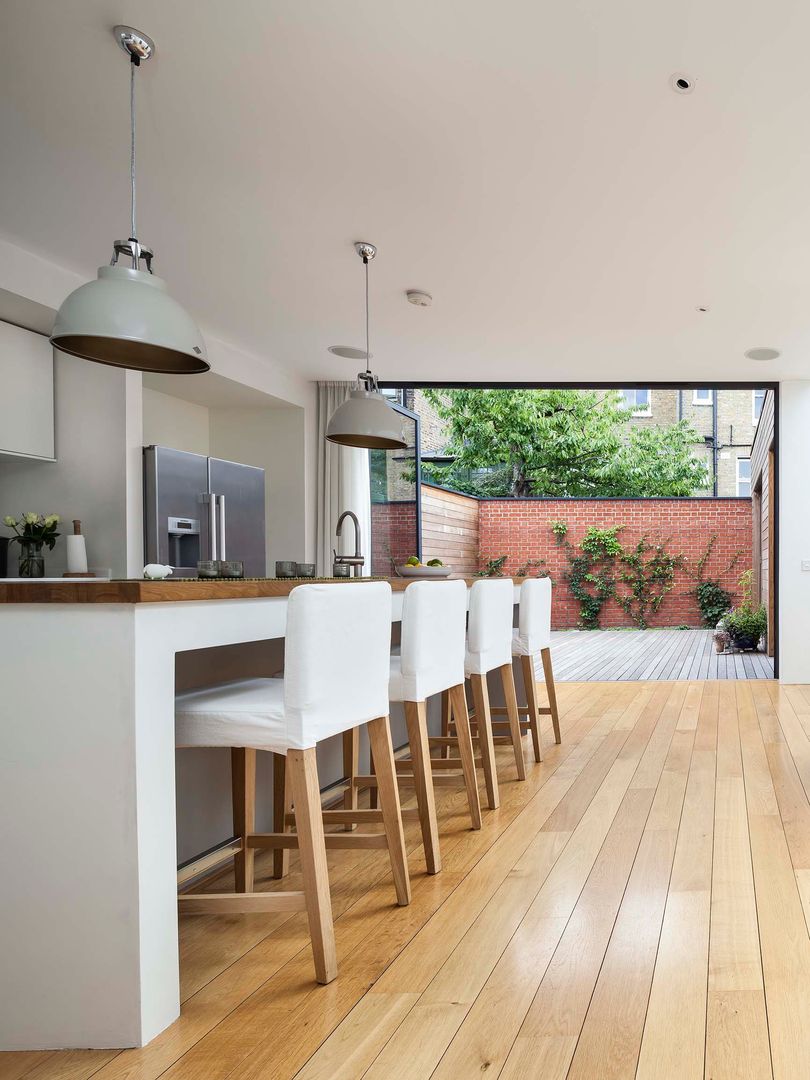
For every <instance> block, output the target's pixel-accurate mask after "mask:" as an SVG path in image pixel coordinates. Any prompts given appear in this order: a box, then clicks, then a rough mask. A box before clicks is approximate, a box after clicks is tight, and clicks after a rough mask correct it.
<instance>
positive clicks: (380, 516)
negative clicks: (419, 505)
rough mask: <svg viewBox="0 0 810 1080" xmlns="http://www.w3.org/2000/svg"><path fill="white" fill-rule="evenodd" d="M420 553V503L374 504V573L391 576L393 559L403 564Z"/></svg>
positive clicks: (372, 535) (372, 549)
mask: <svg viewBox="0 0 810 1080" xmlns="http://www.w3.org/2000/svg"><path fill="white" fill-rule="evenodd" d="M415 554H416V503H415V502H389V503H372V504H371V573H372V574H375V575H379V576H380V577H389V576H390V575H391V574H392V573H393V571H392V568H391V560H392V559H393V560H394V562H395V563H396V565H397V566H401V565H402V563H404V562H405V560H406V559H408V558H410V556H411V555H415Z"/></svg>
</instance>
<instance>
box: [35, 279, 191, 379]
mask: <svg viewBox="0 0 810 1080" xmlns="http://www.w3.org/2000/svg"><path fill="white" fill-rule="evenodd" d="M51 343H52V344H53V345H55V346H56V347H57V348H58V349H61V350H62V352H66V353H70V354H71V355H72V356H80V357H82V358H83V359H84V360H94V361H96V363H99V364H110V365H112V366H113V367H121V368H131V369H134V370H137V371H153V372H159V373H161V374H168V375H183V374H197V373H199V372H203V371H208V369H209V368H210V364H209V363H208V361H207V360H206V353H205V343H204V342H203V339H202V337H201V335H200V332H199V330H198V329H197V327H196V325H195V324H194V322H193V320H192V319H191V318H190V316H189V315H188V314H187V312H186V311H185V310H184V309H183V308H182V307H181V306H180V304H178V303H177V301H175V300H172V298H171V297H170V296H169V294H168V292H167V289H166V282H165V281H163V279H162V278H159V277H155V276H154V275H153V274H150V273H147V272H146V271H145V270H136V269H134V268H130V267H126V266H117V265H116V266H101V267H99V271H98V278H97V279H96V281H90V282H88V283H87V284H86V285H82V286H80V287H79V288H78V289H76V290H75V291H74V292H72V293H71V294H70V295H69V296H68V297H67V299H66V300H65V301H64V302H63V304H62V306H61V307H60V308H59V311H58V313H57V316H56V322H55V323H54V328H53V333H52V334H51Z"/></svg>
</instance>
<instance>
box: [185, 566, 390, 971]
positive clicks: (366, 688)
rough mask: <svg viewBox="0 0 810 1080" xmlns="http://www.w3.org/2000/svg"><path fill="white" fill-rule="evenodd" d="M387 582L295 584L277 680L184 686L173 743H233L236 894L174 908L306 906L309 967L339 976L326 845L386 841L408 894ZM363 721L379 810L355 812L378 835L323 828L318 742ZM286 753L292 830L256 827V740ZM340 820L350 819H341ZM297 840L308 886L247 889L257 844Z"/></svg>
mask: <svg viewBox="0 0 810 1080" xmlns="http://www.w3.org/2000/svg"><path fill="white" fill-rule="evenodd" d="M390 642H391V587H390V585H388V584H387V583H386V582H369V583H363V584H345V585H344V584H340V585H324V584H317V585H316V584H313V585H301V586H299V587H298V588H296V589H293V590H292V592H291V593H290V597H289V601H288V607H287V628H286V636H285V670H284V678H283V679H244V680H239V681H238V682H233V683H228V684H226V685H224V686H215V687H209V688H207V689H203V690H195V691H192V692H190V693H185V694H180V695H178V697H177V701H176V742H177V745H178V746H229V747H231V748H232V765H233V785H234V811H235V812H234V831H235V832H236V833H237V835H238V836H239V837H240V838H241V849H240V851H239V853H238V855H237V858H236V866H235V872H236V889H237V891H236V893H199V894H197V895H190V894H183V895H181V896H180V897H179V904H180V910H181V911H186V912H191V913H200V914H216V913H224V912H227V913H229V914H232V913H234V912H248V911H279V910H281V911H297V910H306V912H307V915H308V918H309V928H310V936H311V938H312V952H313V956H314V960H315V975H316V978H317V980H318V982H320V983H328V982H331V980H332V979H334V978H335V976H336V974H337V957H336V952H335V936H334V926H333V922H332V905H331V900H330V896H329V877H328V872H327V864H326V849H327V848H330V847H341V848H344V847H362V848H367V847H372V846H373V847H387V848H388V853H389V857H390V859H391V869H392V871H393V877H394V885H395V888H396V896H397V902H398V903H399V904H401V905H404V904H408V903H409V902H410V896H411V894H410V882H409V879H408V867H407V861H406V855H405V840H404V836H403V831H402V817H401V813H400V805H399V792H398V789H397V783H396V773H395V771H394V755H393V749H392V746H391V731H390V726H389V722H388V679H389V666H390V662H389V653H390ZM364 723H365V724H367V725H368V732H369V739H370V742H371V745H372V747H373V751H374V760H375V763H376V767H377V778H378V785H379V793H380V810H379V811H377V812H375V813H371V812H369V811H363V810H357V811H356V814H355V820H357V821H369V820H373V821H379V820H382V822H383V826H384V835H383V834H379V835H373V834H368V833H362V834H357V835H353V836H348V835H346V834H344V833H339V834H329V835H327V836H324V829H323V826H324V820H326V821H327V823H329V822H330V818H329V812H328V811H327V812H326V814H322V810H321V798H320V791H319V785H318V768H317V760H316V756H315V746H316V744H317V743H318V742H320V741H321V740H322V739H328V738H329V737H330V736H332V735H337V734H340V733H341V732H344V731H347V730H349V729H350V728H354V727H356V726H357V725H358V724H364ZM257 749H259V750H270V751H272V752H273V753H274V754H280V755H284V756H285V757H286V766H287V778H288V780H289V783H290V795H291V802H292V807H293V811H294V822H295V826H296V829H297V832H296V833H295V834H293V833H289V832H286V831H282V832H274V833H256V832H255V831H254V830H255V825H254V814H255V790H256V779H255V778H256V750H257ZM343 820H345V818H344V819H343ZM279 847H281V848H289V847H297V848H298V849H299V851H300V858H301V873H302V876H303V880H304V890H303V892H286V893H283V892H261V893H257V892H253V891H252V890H253V858H254V853H255V850H256V849H257V848H279Z"/></svg>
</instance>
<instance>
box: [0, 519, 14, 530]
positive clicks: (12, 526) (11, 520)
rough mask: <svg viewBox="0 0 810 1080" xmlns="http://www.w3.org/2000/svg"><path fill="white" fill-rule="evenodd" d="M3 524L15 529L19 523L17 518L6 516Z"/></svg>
mask: <svg viewBox="0 0 810 1080" xmlns="http://www.w3.org/2000/svg"><path fill="white" fill-rule="evenodd" d="M3 524H4V525H8V527H9V528H10V529H13V528H14V526H15V525H16V524H17V520H16V518H13V517H4V518H3Z"/></svg>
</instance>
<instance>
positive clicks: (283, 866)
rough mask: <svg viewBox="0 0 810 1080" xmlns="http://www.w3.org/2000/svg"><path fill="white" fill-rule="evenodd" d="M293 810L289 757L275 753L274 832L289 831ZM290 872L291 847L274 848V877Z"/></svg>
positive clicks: (280, 876)
mask: <svg viewBox="0 0 810 1080" xmlns="http://www.w3.org/2000/svg"><path fill="white" fill-rule="evenodd" d="M291 811H292V795H291V789H290V784H289V783H288V782H287V758H286V757H285V756H284V754H273V832H287V814H289V813H290V812H291ZM289 872H290V849H289V848H273V877H274V878H283V877H286V876H287V874H288V873H289Z"/></svg>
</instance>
